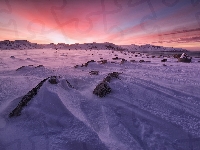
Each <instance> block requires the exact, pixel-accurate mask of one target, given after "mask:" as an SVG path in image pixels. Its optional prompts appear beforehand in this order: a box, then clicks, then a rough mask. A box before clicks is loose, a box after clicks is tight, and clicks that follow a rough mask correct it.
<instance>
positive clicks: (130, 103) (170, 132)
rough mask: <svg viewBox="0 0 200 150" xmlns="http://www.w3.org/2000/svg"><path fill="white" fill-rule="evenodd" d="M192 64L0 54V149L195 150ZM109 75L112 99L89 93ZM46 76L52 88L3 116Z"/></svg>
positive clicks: (196, 101)
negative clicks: (53, 80) (113, 76)
mask: <svg viewBox="0 0 200 150" xmlns="http://www.w3.org/2000/svg"><path fill="white" fill-rule="evenodd" d="M136 55H137V56H136ZM11 56H13V57H11ZM116 57H118V59H113V58H116ZM164 58H165V59H167V62H161V60H162V59H164ZM122 59H125V60H126V61H123V63H122V61H121V60H122ZM91 60H94V61H95V62H90V63H88V65H87V67H86V66H83V67H81V65H82V64H85V63H86V62H88V61H91ZM101 60H107V63H105V64H101V63H99V62H98V61H101ZM131 60H135V61H132V62H131ZM140 60H144V62H143V61H140ZM198 61H200V58H198V57H196V58H194V59H192V63H180V62H177V59H175V58H173V56H172V55H162V56H160V55H154V56H153V55H149V54H145V53H140V52H127V51H112V50H103V51H102V50H83V49H82V50H80V49H77V50H68V49H67V50H53V49H40V50H36V49H35V50H2V51H0V83H1V84H0V149H2V150H4V149H5V150H7V149H8V150H10V149H23V150H29V149H30V150H32V149H34V150H36V149H37V150H40V149H51V150H54V149H56V150H57V149H58V150H66V149H67V150H68V149H72V150H77V149H78V150H93V149H97V150H106V149H108V150H165V149H166V150H177V149H181V150H182V149H183V150H190V149H191V148H192V149H195V150H198V149H200V146H199V145H200V95H199V91H200V78H199V76H200V63H199V62H198ZM76 65H78V66H77V67H76V68H75V67H74V66H76ZM22 66H23V67H22ZM91 71H99V72H98V75H93V74H92V75H91V74H90V72H91ZM111 72H120V73H122V74H120V75H119V79H117V78H116V79H112V80H111V82H110V83H108V85H109V86H110V88H111V93H109V94H107V95H106V96H105V97H103V98H100V97H98V96H96V95H94V94H93V90H94V89H95V87H96V86H97V85H98V84H99V83H100V82H101V81H102V80H103V79H104V78H105V77H106V76H107V75H108V74H109V73H111ZM50 76H57V77H58V84H51V83H50V82H48V81H46V82H44V84H43V85H42V87H41V88H40V89H39V91H38V93H37V95H36V96H35V97H34V98H33V99H31V100H30V102H29V103H28V105H27V106H25V107H24V109H23V110H22V112H21V115H20V116H18V117H13V118H9V113H10V112H11V111H12V110H13V109H14V108H15V107H16V106H17V105H18V103H19V102H20V100H21V99H22V97H23V96H24V95H26V94H27V93H28V91H30V90H31V89H32V88H34V87H35V86H36V85H37V84H38V83H39V82H40V81H42V80H43V79H45V78H47V77H50ZM66 80H67V81H68V82H69V83H70V84H71V85H72V86H73V88H72V87H70V86H69V84H68V83H67V82H66Z"/></svg>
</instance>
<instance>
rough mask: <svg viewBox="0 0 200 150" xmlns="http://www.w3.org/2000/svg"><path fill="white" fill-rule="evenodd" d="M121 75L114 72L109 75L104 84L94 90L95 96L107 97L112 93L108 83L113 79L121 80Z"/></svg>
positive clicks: (101, 83)
mask: <svg viewBox="0 0 200 150" xmlns="http://www.w3.org/2000/svg"><path fill="white" fill-rule="evenodd" d="M120 74H121V73H119V72H112V73H109V74H108V75H107V76H106V77H105V78H104V79H103V81H102V82H100V83H99V84H98V85H97V86H96V87H95V89H94V91H93V94H95V95H97V96H99V97H105V96H106V95H107V94H109V93H110V92H111V88H110V86H109V85H108V83H109V82H110V81H111V79H113V78H117V79H119V75H120Z"/></svg>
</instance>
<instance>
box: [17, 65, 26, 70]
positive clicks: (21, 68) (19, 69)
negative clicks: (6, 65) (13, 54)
mask: <svg viewBox="0 0 200 150" xmlns="http://www.w3.org/2000/svg"><path fill="white" fill-rule="evenodd" d="M24 67H25V66H21V67H19V68H17V69H16V71H18V70H20V69H22V68H24Z"/></svg>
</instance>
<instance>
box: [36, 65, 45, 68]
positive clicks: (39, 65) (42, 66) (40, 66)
mask: <svg viewBox="0 0 200 150" xmlns="http://www.w3.org/2000/svg"><path fill="white" fill-rule="evenodd" d="M39 67H44V66H43V65H38V66H36V67H35V68H39Z"/></svg>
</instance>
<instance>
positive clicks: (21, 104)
mask: <svg viewBox="0 0 200 150" xmlns="http://www.w3.org/2000/svg"><path fill="white" fill-rule="evenodd" d="M47 79H48V78H46V79H44V80H42V81H41V82H40V83H39V84H38V85H37V86H36V87H35V88H33V89H32V90H31V91H29V92H28V93H27V94H26V95H25V96H24V97H23V98H22V100H21V101H20V102H19V103H18V105H17V107H16V108H15V109H14V110H13V111H12V112H11V113H10V114H9V117H13V116H19V115H21V111H22V109H23V107H24V106H27V104H28V102H29V101H30V100H31V99H32V98H33V97H34V96H35V95H36V94H37V93H38V91H39V89H40V88H41V86H42V85H43V83H44V82H45V81H46V80H47Z"/></svg>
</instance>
